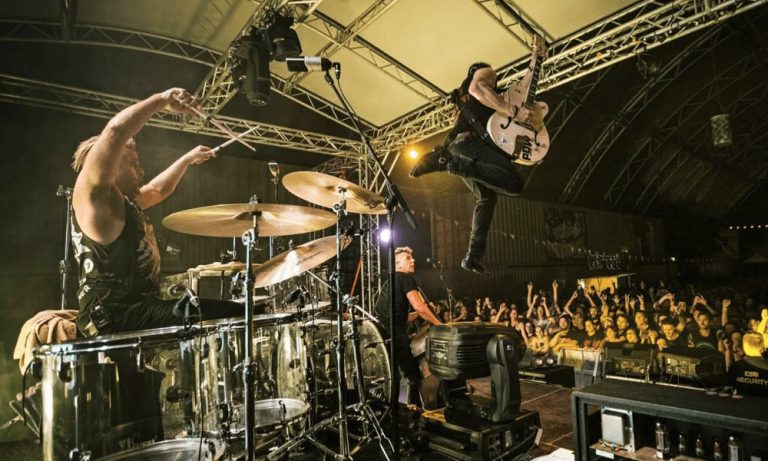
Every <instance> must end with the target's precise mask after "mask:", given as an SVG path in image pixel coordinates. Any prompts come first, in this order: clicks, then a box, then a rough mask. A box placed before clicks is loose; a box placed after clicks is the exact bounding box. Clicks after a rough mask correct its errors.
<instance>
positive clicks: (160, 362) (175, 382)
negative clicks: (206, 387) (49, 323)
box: [37, 327, 194, 461]
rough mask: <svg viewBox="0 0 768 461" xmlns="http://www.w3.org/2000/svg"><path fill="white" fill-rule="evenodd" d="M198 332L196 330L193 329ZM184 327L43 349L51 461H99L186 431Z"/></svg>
mask: <svg viewBox="0 0 768 461" xmlns="http://www.w3.org/2000/svg"><path fill="white" fill-rule="evenodd" d="M192 332H194V330H192ZM184 334H185V332H184V329H183V328H182V327H170V328H160V329H155V330H143V331H133V332H125V333H117V334H112V335H105V336H99V337H96V338H90V339H86V340H80V341H72V342H66V343H61V344H51V345H46V346H43V347H41V348H40V350H39V351H38V353H37V360H38V361H39V363H40V364H41V368H42V401H43V415H42V420H43V428H42V442H43V459H44V460H46V461H48V460H61V459H70V454H71V453H74V454H77V453H80V454H81V455H83V456H84V455H86V454H87V453H90V456H91V458H94V459H95V458H100V457H102V456H105V455H108V454H112V453H117V452H120V451H123V450H126V449H129V448H133V447H136V446H142V445H146V444H150V443H153V442H157V441H160V440H163V439H164V438H173V437H175V436H176V435H177V434H178V433H179V432H181V431H182V421H183V416H182V413H183V411H182V406H181V404H179V403H174V402H172V401H171V400H175V401H177V402H178V401H179V400H180V399H178V398H175V399H170V400H169V399H168V398H167V396H168V395H169V394H172V395H176V396H177V397H178V396H179V395H182V394H184V392H182V391H181V390H180V389H181V388H182V387H183V381H184V379H185V375H184V371H183V370H182V368H181V367H180V366H179V365H180V363H181V360H180V358H181V357H180V350H179V341H180V340H181V339H183V336H184Z"/></svg>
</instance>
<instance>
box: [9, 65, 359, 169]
mask: <svg viewBox="0 0 768 461" xmlns="http://www.w3.org/2000/svg"><path fill="white" fill-rule="evenodd" d="M0 100H2V101H6V102H12V103H17V104H25V105H29V106H35V107H42V108H46V109H56V110H63V111H66V112H70V113H75V114H81V115H87V116H91V117H99V118H106V119H109V118H112V117H113V116H114V115H115V114H116V113H117V112H119V111H120V110H122V109H124V108H125V107H127V106H129V105H131V104H133V103H135V102H137V100H135V99H131V98H125V97H122V96H116V95H111V94H107V93H100V92H95V91H89V90H84V89H81V88H74V87H68V86H64V85H57V84H52V83H48V82H42V81H39V80H31V79H25V78H19V77H15V76H12V75H5V74H0ZM217 119H218V120H219V121H220V122H222V123H223V124H225V125H226V126H227V127H229V128H230V129H231V130H232V131H235V132H238V133H241V132H244V131H246V130H248V129H251V128H253V129H254V131H253V132H251V133H249V134H247V135H246V136H245V137H243V139H245V140H246V141H250V142H252V143H256V144H262V145H268V146H274V147H282V148H286V149H295V150H299V151H303V152H311V153H316V154H323V155H330V156H338V157H351V158H358V157H359V156H360V154H359V152H360V150H361V143H359V142H355V141H351V140H349V139H346V138H339V137H335V136H328V135H324V134H319V133H312V132H307V131H302V130H295V129H291V128H286V127H280V126H276V125H268V124H264V123H256V122H252V121H250V120H243V119H238V118H234V117H223V116H219V117H217ZM148 125H150V126H156V127H161V128H167V129H173V130H178V131H184V132H193V133H198V134H203V135H206V136H213V137H219V138H226V137H227V136H226V135H225V134H224V133H222V132H220V131H219V130H218V129H216V128H214V127H211V126H207V125H203V126H199V125H195V126H193V125H191V124H188V123H185V122H184V120H183V118H182V117H180V116H179V115H176V114H171V113H168V112H160V113H158V114H156V115H155V116H154V117H153V118H152V119H151V120H150V121H149V122H148Z"/></svg>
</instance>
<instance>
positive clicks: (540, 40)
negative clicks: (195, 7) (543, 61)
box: [532, 34, 547, 57]
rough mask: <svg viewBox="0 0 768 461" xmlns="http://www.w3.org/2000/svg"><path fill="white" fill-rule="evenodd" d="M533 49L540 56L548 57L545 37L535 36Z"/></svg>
mask: <svg viewBox="0 0 768 461" xmlns="http://www.w3.org/2000/svg"><path fill="white" fill-rule="evenodd" d="M532 48H533V51H534V52H535V53H536V54H537V55H539V56H542V57H544V56H546V55H547V42H546V41H544V37H542V36H541V35H539V34H534V36H533V45H532Z"/></svg>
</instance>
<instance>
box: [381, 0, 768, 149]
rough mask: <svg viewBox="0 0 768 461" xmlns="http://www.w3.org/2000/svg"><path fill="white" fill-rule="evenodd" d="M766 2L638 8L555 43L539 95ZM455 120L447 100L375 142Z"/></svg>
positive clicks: (384, 131)
mask: <svg viewBox="0 0 768 461" xmlns="http://www.w3.org/2000/svg"><path fill="white" fill-rule="evenodd" d="M766 4H768V0H726V1H717V0H713V1H703V0H675V1H671V2H670V1H661V0H657V1H645V2H641V3H638V4H636V5H632V6H630V7H628V8H625V9H624V10H622V11H620V12H618V13H616V14H614V15H613V16H610V17H609V18H607V19H605V20H603V21H600V22H599V23H598V24H596V25H594V26H592V27H589V28H587V29H584V30H582V31H579V32H577V33H576V34H574V35H571V36H570V37H566V38H564V39H562V40H559V41H558V42H555V43H554V44H552V45H551V46H550V48H549V57H548V58H547V59H546V61H544V66H543V67H542V75H541V76H540V77H539V83H538V87H539V92H543V91H546V90H548V89H551V88H555V87H557V86H560V85H564V84H566V83H568V82H570V81H573V80H575V79H578V78H580V77H583V76H584V75H587V74H589V73H592V72H595V71H597V70H599V69H602V68H605V67H608V66H611V65H613V64H616V63H618V62H621V61H623V60H625V59H628V58H631V57H633V56H637V55H638V54H641V53H643V52H646V51H648V50H651V49H653V48H656V47H658V46H661V45H663V44H666V43H669V42H671V41H673V40H676V39H678V38H681V37H684V36H686V35H688V34H691V33H693V32H696V31H698V30H701V29H704V28H707V27H711V26H713V25H716V24H719V23H721V22H723V21H725V20H726V19H729V18H731V17H734V16H736V15H739V14H742V13H745V12H747V11H750V10H753V9H755V8H757V7H760V6H764V5H766ZM528 62H529V59H528V58H527V57H525V58H522V59H520V60H518V61H516V62H514V63H512V64H509V65H507V66H505V67H503V68H502V69H500V70H499V71H498V75H499V86H506V85H509V84H510V83H511V82H512V81H514V80H516V79H518V78H520V77H522V76H523V75H524V74H525V71H526V68H527V66H528ZM452 117H453V116H452V111H451V108H450V101H449V100H448V98H443V99H441V100H440V101H439V103H438V105H437V107H429V106H425V107H422V108H420V109H417V110H415V111H413V112H411V113H410V114H407V115H405V116H403V117H401V118H400V119H398V120H395V121H393V122H391V123H389V124H387V125H385V126H384V127H381V128H380V129H377V130H375V135H374V136H373V138H374V139H375V140H376V141H377V144H378V145H379V147H378V148H379V149H382V150H388V149H396V148H398V147H402V146H404V145H407V144H410V143H413V142H418V141H419V140H421V139H424V138H427V137H430V136H433V135H435V134H438V133H440V132H442V131H445V130H446V129H448V128H449V127H450V126H451V125H452ZM390 132H391V133H390Z"/></svg>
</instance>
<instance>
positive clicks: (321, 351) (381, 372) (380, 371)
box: [305, 317, 392, 402]
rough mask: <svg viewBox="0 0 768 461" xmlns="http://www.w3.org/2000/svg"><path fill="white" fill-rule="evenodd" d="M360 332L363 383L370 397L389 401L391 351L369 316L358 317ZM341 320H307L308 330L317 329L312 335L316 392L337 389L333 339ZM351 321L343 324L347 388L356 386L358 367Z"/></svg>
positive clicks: (327, 392)
mask: <svg viewBox="0 0 768 461" xmlns="http://www.w3.org/2000/svg"><path fill="white" fill-rule="evenodd" d="M356 322H358V328H357V333H358V336H359V338H360V359H361V362H362V369H363V383H364V384H365V388H366V392H367V398H368V399H374V400H381V401H384V402H388V401H389V395H390V393H391V391H390V386H391V380H392V374H391V373H390V368H389V353H388V351H387V346H386V343H385V342H384V339H383V338H382V336H381V333H380V332H379V330H378V328H376V325H374V324H373V323H372V322H371V321H370V320H368V319H363V320H361V319H357V320H356ZM337 324H338V322H337V321H336V319H333V318H330V317H325V318H322V317H321V318H318V319H315V320H313V321H310V322H307V323H306V324H305V329H306V330H307V331H313V332H314V333H313V334H311V335H308V337H310V338H311V339H310V341H309V342H311V344H312V346H311V348H310V349H311V350H310V352H311V356H312V363H313V366H314V379H315V387H316V389H315V392H316V393H317V394H332V395H334V396H335V395H336V393H333V392H331V390H332V389H337V382H338V379H337V374H336V350H335V349H334V347H333V341H334V339H335V338H336V334H337V329H336V325H337ZM351 328H352V325H351V322H350V321H348V320H346V321H344V325H343V326H342V329H343V332H344V337H345V338H346V343H345V344H346V347H345V353H344V370H345V378H346V379H345V380H346V382H347V383H346V389H347V390H354V389H356V384H355V380H356V371H355V357H354V350H353V343H352V339H351V338H350V336H351V335H352V331H351Z"/></svg>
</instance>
